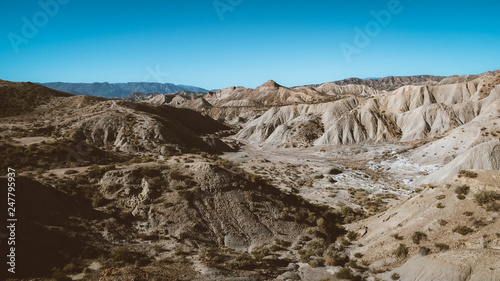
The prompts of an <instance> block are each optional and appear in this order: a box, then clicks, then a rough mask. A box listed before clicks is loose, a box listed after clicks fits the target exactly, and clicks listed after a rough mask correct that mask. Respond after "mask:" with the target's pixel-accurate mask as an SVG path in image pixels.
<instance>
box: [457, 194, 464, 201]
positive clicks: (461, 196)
mask: <svg viewBox="0 0 500 281" xmlns="http://www.w3.org/2000/svg"><path fill="white" fill-rule="evenodd" d="M457 198H458V200H464V199H465V195H463V194H457Z"/></svg>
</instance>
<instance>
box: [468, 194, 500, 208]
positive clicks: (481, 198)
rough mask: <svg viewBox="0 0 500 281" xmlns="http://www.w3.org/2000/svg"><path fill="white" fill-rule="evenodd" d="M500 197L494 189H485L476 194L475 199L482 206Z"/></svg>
mask: <svg viewBox="0 0 500 281" xmlns="http://www.w3.org/2000/svg"><path fill="white" fill-rule="evenodd" d="M499 197H500V195H499V194H498V193H497V192H495V191H492V190H483V191H480V192H478V193H476V194H474V199H475V200H476V202H477V203H478V204H479V205H481V206H482V205H484V204H488V203H491V202H495V201H496V200H498V199H499Z"/></svg>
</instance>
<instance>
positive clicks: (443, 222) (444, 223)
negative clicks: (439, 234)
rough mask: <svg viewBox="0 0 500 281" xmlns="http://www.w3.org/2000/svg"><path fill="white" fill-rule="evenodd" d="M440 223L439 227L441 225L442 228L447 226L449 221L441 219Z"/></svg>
mask: <svg viewBox="0 0 500 281" xmlns="http://www.w3.org/2000/svg"><path fill="white" fill-rule="evenodd" d="M438 223H439V225H441V226H445V225H447V224H448V221H447V220H443V219H440V220H438Z"/></svg>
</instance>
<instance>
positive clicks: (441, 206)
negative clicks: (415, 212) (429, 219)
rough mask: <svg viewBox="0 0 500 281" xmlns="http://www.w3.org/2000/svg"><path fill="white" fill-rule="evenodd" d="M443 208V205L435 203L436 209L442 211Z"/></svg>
mask: <svg viewBox="0 0 500 281" xmlns="http://www.w3.org/2000/svg"><path fill="white" fill-rule="evenodd" d="M444 207H446V206H445V205H444V204H443V203H437V205H436V208H438V209H443V208H444Z"/></svg>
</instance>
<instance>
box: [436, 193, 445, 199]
mask: <svg viewBox="0 0 500 281" xmlns="http://www.w3.org/2000/svg"><path fill="white" fill-rule="evenodd" d="M444 198H446V195H444V194H443V195H438V196H436V199H437V200H443V199H444Z"/></svg>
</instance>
